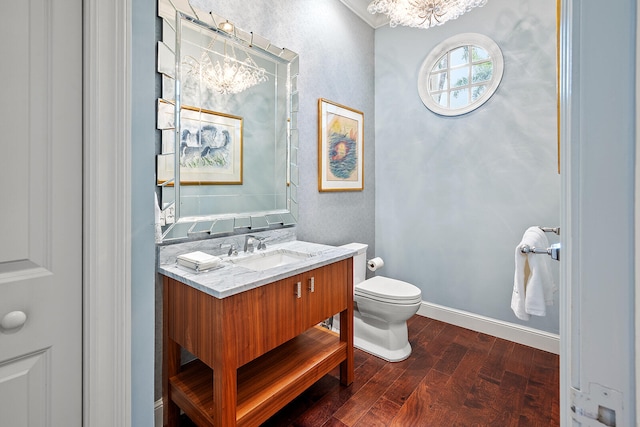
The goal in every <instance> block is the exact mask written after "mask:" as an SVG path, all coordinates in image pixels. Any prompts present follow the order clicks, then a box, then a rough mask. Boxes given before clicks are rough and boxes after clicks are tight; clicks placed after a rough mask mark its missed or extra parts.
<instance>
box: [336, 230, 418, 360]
mask: <svg viewBox="0 0 640 427" xmlns="http://www.w3.org/2000/svg"><path fill="white" fill-rule="evenodd" d="M367 246H368V245H365V244H362V243H350V244H348V245H344V246H343V247H346V248H349V249H354V250H356V251H357V254H356V255H354V257H353V287H354V302H355V304H354V307H353V313H354V319H353V345H354V346H355V347H357V348H359V349H361V350H364V351H366V352H367V353H370V354H373V355H374V356H378V357H380V358H382V359H385V360H388V361H390V362H399V361H401V360H404V359H406V358H407V357H409V355H410V354H411V345H410V344H409V336H408V333H407V320H408V319H409V318H410V317H411V316H413V315H414V314H416V313H417V312H418V309H419V308H420V304H421V302H422V293H421V292H420V289H418V288H417V287H416V286H414V285H411V284H409V283H406V282H402V281H400V280H395V279H389V278H387V277H382V276H376V277H372V278H371V279H368V280H365V277H366V268H367V267H366V266H367ZM339 319H340V316H334V320H333V329H334V330H339V324H338V322H339V321H340V320H339Z"/></svg>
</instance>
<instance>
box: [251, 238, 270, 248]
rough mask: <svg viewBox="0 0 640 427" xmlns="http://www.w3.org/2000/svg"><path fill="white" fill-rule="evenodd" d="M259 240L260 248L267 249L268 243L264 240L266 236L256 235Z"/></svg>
mask: <svg viewBox="0 0 640 427" xmlns="http://www.w3.org/2000/svg"><path fill="white" fill-rule="evenodd" d="M254 239H256V240H257V241H258V250H260V249H267V244H266V243H265V242H264V240H265V239H264V237H254Z"/></svg>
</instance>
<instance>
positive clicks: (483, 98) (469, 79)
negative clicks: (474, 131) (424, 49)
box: [418, 33, 504, 116]
mask: <svg viewBox="0 0 640 427" xmlns="http://www.w3.org/2000/svg"><path fill="white" fill-rule="evenodd" d="M503 70H504V59H503V58H502V52H501V51H500V48H499V47H498V45H497V44H496V43H495V42H494V41H493V40H491V39H490V38H489V37H487V36H484V35H482V34H476V33H465V34H458V35H456V36H454V37H451V38H448V39H447V40H445V41H443V42H442V43H440V44H439V45H438V46H436V47H435V48H434V49H433V50H432V51H431V53H429V55H427V57H426V58H425V60H424V62H423V63H422V67H420V72H419V74H418V93H419V94H420V98H421V99H422V102H423V103H424V105H425V106H426V107H427V108H428V109H430V110H431V111H433V112H434V113H437V114H440V115H443V116H458V115H461V114H466V113H468V112H470V111H473V110H475V109H476V108H478V107H480V106H481V105H482V104H484V103H485V102H487V100H488V99H489V98H491V95H493V93H494V92H495V91H496V89H497V88H498V85H499V84H500V80H502V72H503Z"/></svg>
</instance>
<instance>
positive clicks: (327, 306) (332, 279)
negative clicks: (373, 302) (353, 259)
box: [303, 261, 349, 327]
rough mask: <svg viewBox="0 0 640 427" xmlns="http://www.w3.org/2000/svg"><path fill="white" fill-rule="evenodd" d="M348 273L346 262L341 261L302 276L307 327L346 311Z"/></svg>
mask: <svg viewBox="0 0 640 427" xmlns="http://www.w3.org/2000/svg"><path fill="white" fill-rule="evenodd" d="M348 273H349V272H348V269H347V263H346V261H341V262H336V263H334V264H331V265H328V266H325V267H322V268H317V269H315V270H311V271H309V272H308V273H305V274H303V291H304V292H303V293H304V294H305V295H304V296H305V297H306V301H305V324H306V326H307V327H311V326H313V325H316V324H318V323H320V322H322V321H323V320H325V319H327V318H329V317H331V316H333V315H334V314H336V313H339V312H341V311H343V310H346V309H347V296H348V295H347V292H348V287H347V280H346V278H347V274H348Z"/></svg>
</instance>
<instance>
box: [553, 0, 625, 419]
mask: <svg viewBox="0 0 640 427" xmlns="http://www.w3.org/2000/svg"><path fill="white" fill-rule="evenodd" d="M602 5H603V3H601V2H595V1H584V0H566V1H565V0H562V7H563V9H562V10H563V25H562V27H563V40H564V41H565V42H566V43H567V44H566V45H565V48H564V49H563V61H562V62H563V64H562V68H563V71H562V73H561V76H562V79H563V84H562V85H561V87H562V88H563V90H562V91H561V97H562V99H563V104H564V105H563V110H562V122H563V140H562V143H563V170H562V174H563V175H562V182H563V198H564V199H565V200H564V202H563V203H564V204H563V213H562V240H563V241H562V245H563V251H564V252H563V256H562V259H563V263H564V268H563V269H562V272H563V273H562V279H561V289H562V292H563V295H562V296H561V300H562V301H563V309H562V311H561V314H562V316H561V331H560V334H561V337H562V343H561V344H562V348H561V354H560V362H561V365H560V371H561V381H560V384H561V404H562V406H561V414H562V422H563V424H562V425H567V426H570V425H571V426H583V427H586V426H589V427H590V426H632V425H634V423H635V419H636V414H635V412H636V408H635V399H634V394H635V384H634V379H635V377H634V325H633V319H634V240H633V238H634V233H633V231H634V206H633V204H634V163H633V162H634V159H635V126H636V125H635V123H634V118H635V108H637V107H636V106H635V90H636V87H635V77H636V74H635V63H636V58H635V53H636V51H635V49H636V47H635V44H634V41H635V38H634V37H635V31H636V29H635V27H636V22H635V13H636V1H635V0H618V1H615V2H607V7H606V12H605V13H603V9H602ZM609 68H610V69H611V70H613V72H612V73H611V74H609V73H608V72H607V71H606V70H607V69H609ZM636 333H637V332H636Z"/></svg>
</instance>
